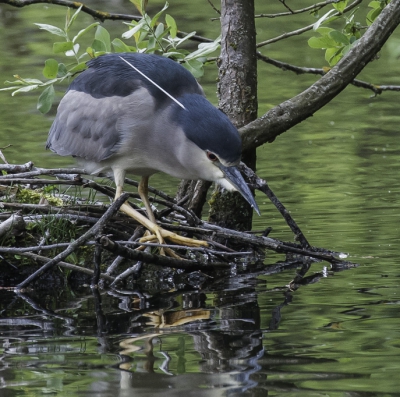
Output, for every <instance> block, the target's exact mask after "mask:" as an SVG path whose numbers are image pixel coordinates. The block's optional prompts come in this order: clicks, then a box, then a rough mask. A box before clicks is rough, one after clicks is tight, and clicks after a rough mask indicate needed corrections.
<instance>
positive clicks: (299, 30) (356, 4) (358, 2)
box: [257, 0, 363, 48]
mask: <svg viewBox="0 0 400 397" xmlns="http://www.w3.org/2000/svg"><path fill="white" fill-rule="evenodd" d="M362 1H363V0H356V1H354V2H353V3H351V4H350V5H348V6H347V7H346V8H345V9H344V10H343V12H339V11H338V12H335V13H334V14H332V17H333V16H339V15H341V14H343V13H345V12H347V11H350V10H352V9H353V8H354V7H356V6H358V5H359V4H360V3H362ZM288 14H293V13H292V12H289V13H288ZM313 27H314V24H311V25H308V26H304V27H303V28H300V29H297V30H293V31H292V32H287V33H283V34H281V35H280V36H277V37H274V38H272V39H268V40H265V41H262V42H261V43H258V44H257V48H260V47H264V46H266V45H268V44H272V43H276V42H277V41H280V40H283V39H287V38H288V37H292V36H298V35H300V34H302V33H304V32H308V31H309V30H311V29H312V28H313Z"/></svg>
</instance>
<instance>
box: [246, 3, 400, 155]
mask: <svg viewBox="0 0 400 397" xmlns="http://www.w3.org/2000/svg"><path fill="white" fill-rule="evenodd" d="M399 23H400V2H398V1H394V2H391V3H389V4H388V5H387V6H386V7H385V8H384V9H383V10H382V12H381V14H380V15H379V16H378V18H377V19H376V20H375V22H374V23H373V24H372V25H371V26H370V27H369V28H368V29H367V31H366V32H365V34H364V35H363V36H362V37H361V38H360V39H359V40H358V41H357V44H356V45H355V46H353V47H352V48H351V49H350V51H349V52H348V53H347V54H346V55H345V56H343V58H342V59H341V60H340V61H339V62H338V63H337V64H336V65H335V66H334V67H333V68H332V69H331V70H330V71H329V72H328V73H326V74H325V75H324V76H322V77H321V78H320V79H319V80H318V81H316V82H315V83H314V84H313V85H311V86H310V87H309V88H307V89H306V90H305V91H303V92H302V93H300V94H299V95H296V96H295V97H293V98H290V99H289V100H287V101H285V102H283V103H281V104H280V105H278V106H275V107H274V108H272V109H271V110H269V111H268V112H267V113H265V114H264V115H263V116H261V117H259V118H258V119H257V120H255V121H253V122H251V123H249V124H247V125H246V126H244V127H242V128H241V129H240V133H241V135H242V141H243V150H244V151H247V150H249V149H251V148H254V147H258V146H261V145H263V144H264V143H266V142H272V141H273V140H274V139H275V138H276V137H277V136H278V135H280V134H282V133H283V132H285V131H286V130H288V129H289V128H291V127H293V126H294V125H296V124H298V123H300V122H301V121H303V120H305V119H307V118H308V117H310V116H312V115H313V114H314V113H315V112H316V111H317V110H319V109H321V108H322V107H323V106H325V105H326V104H327V103H329V102H330V101H331V100H332V99H333V98H335V97H336V96H337V95H338V94H339V93H340V92H342V91H343V90H344V89H345V88H346V86H347V85H348V84H350V83H351V82H352V81H353V80H354V78H355V77H356V76H357V75H358V74H359V73H360V72H361V70H363V69H364V67H365V66H366V65H367V64H368V63H369V62H370V61H372V60H373V59H374V58H375V56H376V54H377V53H378V51H380V49H381V48H382V46H383V45H384V43H385V42H386V41H387V39H388V38H389V37H390V35H391V34H392V33H393V31H394V29H395V28H396V27H397V26H398V25H399Z"/></svg>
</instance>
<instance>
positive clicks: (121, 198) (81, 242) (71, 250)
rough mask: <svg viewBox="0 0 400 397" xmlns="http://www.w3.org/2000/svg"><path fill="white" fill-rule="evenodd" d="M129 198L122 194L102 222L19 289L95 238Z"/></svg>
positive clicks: (18, 286) (31, 276) (23, 283)
mask: <svg viewBox="0 0 400 397" xmlns="http://www.w3.org/2000/svg"><path fill="white" fill-rule="evenodd" d="M127 198H128V194H126V193H124V194H122V195H121V196H120V197H119V198H118V199H117V200H116V201H114V203H113V204H112V205H111V206H110V208H109V209H108V210H107V211H106V212H105V214H104V215H103V216H102V217H101V218H100V220H99V221H98V222H97V223H96V224H95V225H94V226H93V227H92V228H91V229H89V230H88V231H87V232H86V233H85V234H83V235H82V236H81V237H79V238H78V239H77V240H75V241H74V242H73V243H71V244H70V245H69V246H68V248H67V249H66V250H64V251H63V252H61V253H60V254H58V255H56V256H55V257H54V258H53V259H52V260H50V261H49V262H47V263H46V264H45V265H44V266H42V267H41V268H40V269H38V270H37V271H36V272H35V273H33V274H31V275H30V276H29V277H28V278H27V279H25V280H24V281H23V282H21V283H20V284H18V285H17V289H21V288H24V287H26V286H27V285H29V284H30V283H31V282H33V281H35V280H36V279H37V278H38V277H40V276H41V275H42V274H43V273H44V272H46V271H48V270H50V269H51V268H52V267H53V266H54V265H56V264H57V263H58V262H60V261H62V260H63V259H65V258H66V257H67V256H68V255H70V254H71V253H72V252H74V251H75V250H76V249H77V248H78V247H79V246H81V245H82V244H84V243H85V242H86V241H87V240H89V239H90V238H92V237H93V236H95V235H96V234H97V233H98V231H99V230H100V229H101V228H102V227H103V225H104V223H105V222H106V221H107V220H108V219H110V218H111V217H112V216H114V215H115V213H116V212H117V211H118V209H119V207H121V205H122V204H123V203H124V202H125V201H126V199H127Z"/></svg>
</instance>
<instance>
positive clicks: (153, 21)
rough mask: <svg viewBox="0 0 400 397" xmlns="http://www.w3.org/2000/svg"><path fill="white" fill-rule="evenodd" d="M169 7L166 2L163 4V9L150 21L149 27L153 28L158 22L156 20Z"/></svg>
mask: <svg viewBox="0 0 400 397" xmlns="http://www.w3.org/2000/svg"><path fill="white" fill-rule="evenodd" d="M168 7H169V4H168V1H167V2H166V3H165V5H164V7H163V9H162V10H161V11H159V12H157V14H156V15H154V17H153V18H152V19H151V22H150V27H152V28H154V26H156V23H157V21H158V19H159V18H160V16H161V15H162V14H163V12H164V11H165V10H166V9H167V8H168Z"/></svg>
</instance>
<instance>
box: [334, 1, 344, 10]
mask: <svg viewBox="0 0 400 397" xmlns="http://www.w3.org/2000/svg"><path fill="white" fill-rule="evenodd" d="M332 5H333V8H335V9H336V10H337V11H339V12H343V11H344V9H345V8H346V7H347V0H341V1H339V2H337V3H333V4H332Z"/></svg>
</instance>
